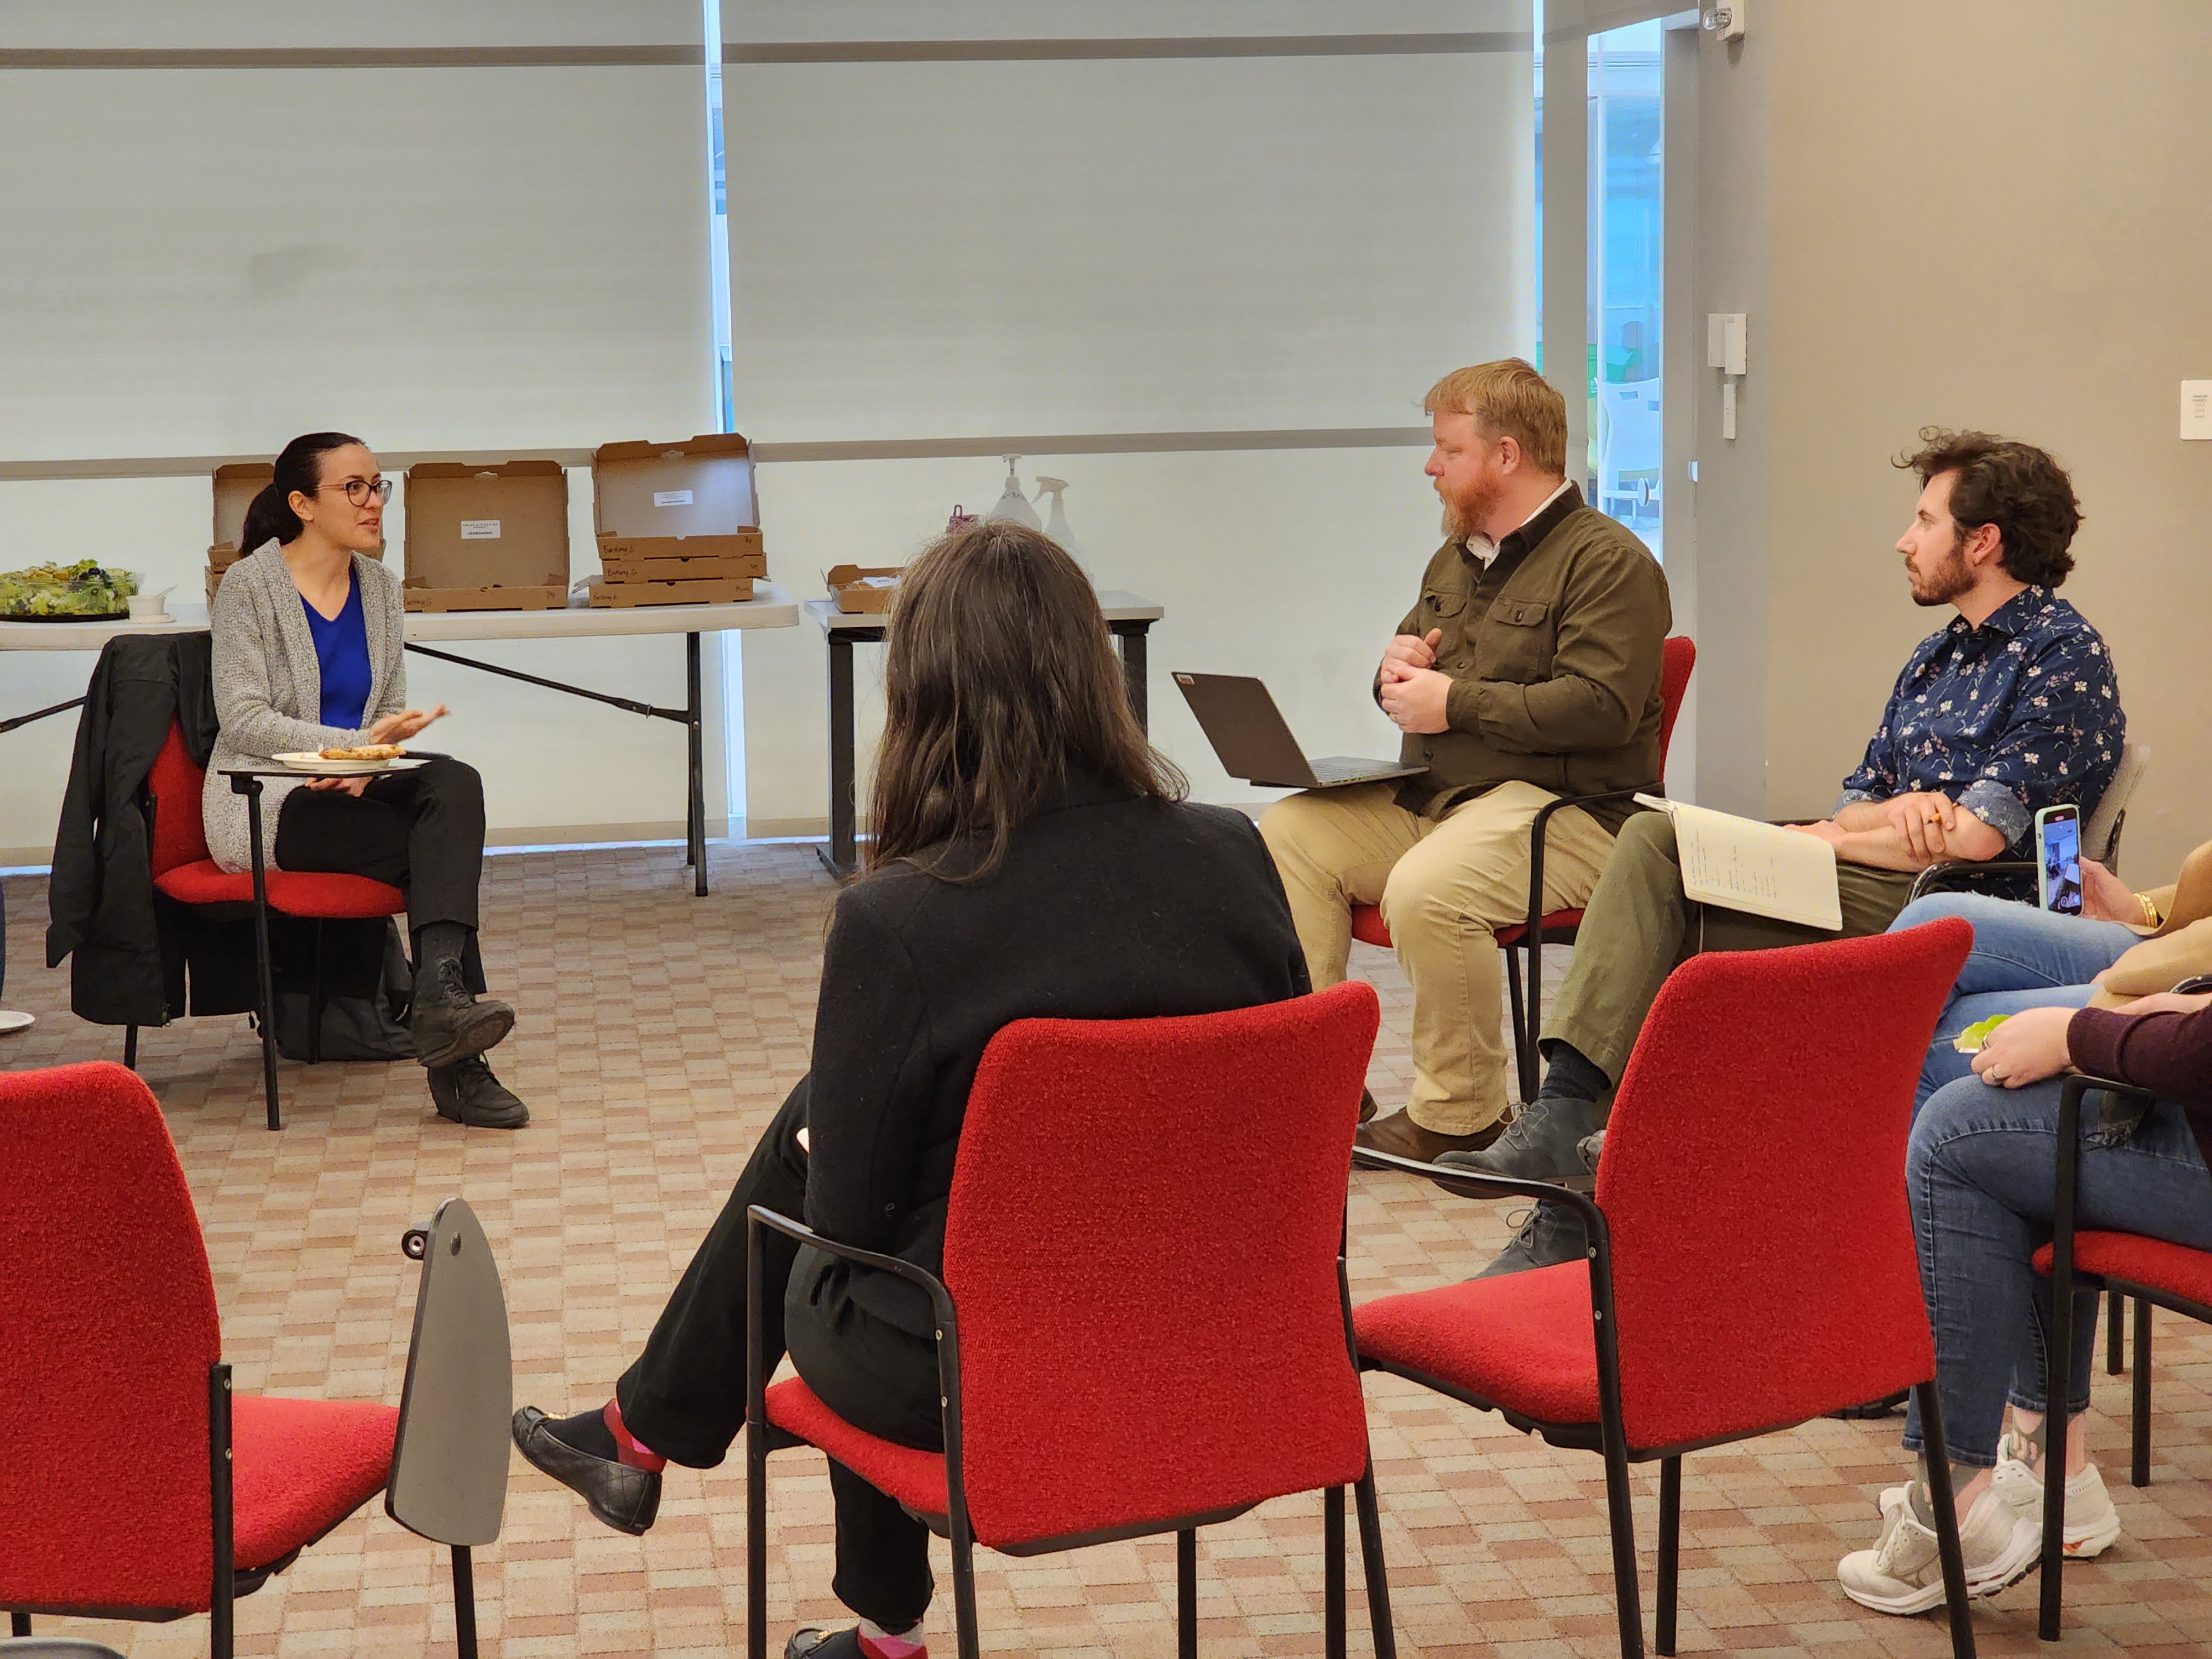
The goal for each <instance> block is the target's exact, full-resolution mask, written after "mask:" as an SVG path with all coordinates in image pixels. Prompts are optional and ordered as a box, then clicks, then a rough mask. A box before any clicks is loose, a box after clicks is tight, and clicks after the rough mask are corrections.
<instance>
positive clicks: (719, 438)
mask: <svg viewBox="0 0 2212 1659" xmlns="http://www.w3.org/2000/svg"><path fill="white" fill-rule="evenodd" d="M592 529H593V531H594V532H596V536H597V539H598V542H599V562H600V563H601V564H602V565H605V563H607V562H608V556H609V554H610V552H611V553H613V554H614V556H616V557H617V558H619V559H677V558H703V557H716V558H744V557H753V558H759V557H760V556H761V532H760V509H759V506H758V503H757V500H756V498H755V495H754V493H753V459H752V449H751V447H750V445H749V444H747V443H746V442H745V440H744V436H743V435H741V434H738V433H735V432H708V433H702V434H701V435H699V436H697V437H696V438H690V439H688V440H686V441H683V442H681V443H666V444H657V443H648V442H646V441H642V440H636V441H626V442H623V443H611V444H601V445H600V446H599V448H597V449H596V450H594V451H593V452H592ZM751 574H755V575H759V576H765V575H766V574H768V567H767V566H766V564H765V563H763V564H762V565H761V566H760V567H759V568H758V569H757V570H755V571H754V572H752V573H751Z"/></svg>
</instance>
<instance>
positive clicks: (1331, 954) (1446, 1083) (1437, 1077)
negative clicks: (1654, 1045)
mask: <svg viewBox="0 0 2212 1659" xmlns="http://www.w3.org/2000/svg"><path fill="white" fill-rule="evenodd" d="M1553 799H1554V798H1553V796H1552V795H1551V794H1550V793H1547V792H1546V791H1544V790H1542V789H1540V788H1538V787H1536V786H1535V785H1534V784H1533V783H1501V784H1499V785H1498V787H1496V788H1494V789H1492V790H1489V791H1488V792H1486V793H1483V794H1480V795H1477V796H1474V798H1472V799H1468V800H1463V801H1461V802H1459V803H1458V804H1456V805H1454V806H1452V807H1450V808H1449V809H1448V810H1447V811H1445V813H1444V815H1443V817H1442V818H1425V817H1421V816H1420V815H1419V813H1417V812H1409V811H1407V810H1406V809H1405V808H1404V807H1402V806H1401V805H1398V803H1397V790H1396V789H1395V787H1394V786H1392V785H1390V784H1387V783H1360V784H1351V785H1348V786H1346V787H1344V788H1341V789H1310V790H1307V791H1306V792H1305V793H1303V794H1297V795H1291V796H1290V797H1288V798H1286V799H1283V800H1279V801H1277V802H1276V803H1275V804H1274V805H1273V806H1271V807H1269V808H1268V809H1267V811H1266V813H1265V814H1263V815H1262V816H1261V819H1260V833H1261V836H1264V837H1265V838H1266V840H1267V850H1268V851H1269V852H1270V853H1272V854H1274V859H1275V867H1276V869H1278V870H1279V871H1280V872H1282V877H1283V890H1284V891H1285V894H1286V895H1288V896H1289V898H1290V901H1291V921H1292V922H1294V923H1295V924H1296V925H1297V930H1298V943H1299V944H1300V945H1304V947H1305V953H1306V970H1307V972H1308V973H1309V974H1310V975H1312V977H1313V987H1314V989H1315V990H1316V991H1320V990H1326V989H1327V988H1328V987H1329V986H1332V985H1334V984H1336V983H1337V982H1338V981H1340V980H1341V979H1343V977H1344V976H1345V973H1346V964H1347V959H1348V957H1350V955H1351V951H1352V906H1353V905H1355V904H1374V905H1379V906H1381V907H1382V910H1383V924H1384V925H1385V926H1386V927H1389V930H1390V939H1391V942H1392V943H1393V944H1394V945H1395V946H1396V947H1397V951H1398V963H1399V966H1401V968H1403V969H1405V970H1406V978H1407V981H1408V982H1409V983H1410V984H1411V985H1412V986H1413V1095H1412V1097H1411V1099H1409V1100H1408V1101H1407V1107H1406V1109H1407V1111H1408V1112H1410V1113H1411V1114H1412V1115H1413V1121H1414V1122H1415V1123H1417V1124H1419V1126H1420V1127H1422V1128H1424V1129H1428V1130H1431V1131H1432V1132H1434V1133H1437V1134H1444V1135H1466V1134H1473V1133H1474V1132H1475V1131H1476V1130H1478V1129H1481V1128H1484V1127H1487V1126H1488V1125H1490V1124H1492V1123H1494V1122H1496V1121H1498V1119H1499V1118H1500V1117H1502V1116H1504V1114H1505V1109H1506V1086H1505V1085H1506V1077H1505V1048H1504V1035H1503V1034H1504V1018H1503V1013H1502V1011H1501V1009H1500V1007H1499V1002H1500V1000H1501V999H1500V987H1501V984H1502V982H1503V978H1504V975H1502V974H1501V973H1500V972H1499V968H1498V929H1499V928H1500V927H1509V926H1510V925H1511V924H1513V923H1514V922H1516V921H1524V920H1526V918H1527V916H1528V837H1529V833H1530V830H1531V829H1532V827H1533V826H1534V823H1535V822H1536V814H1537V813H1538V812H1540V811H1542V810H1543V809H1544V808H1545V807H1546V806H1547V805H1550V803H1551V802H1552V800H1553ZM1612 850H1613V836H1611V835H1610V834H1609V833H1607V829H1606V828H1605V826H1604V825H1603V824H1601V823H1599V822H1598V821H1597V820H1596V819H1595V818H1594V817H1590V815H1589V813H1587V812H1585V811H1583V810H1582V808H1580V807H1579V806H1568V807H1563V808H1561V809H1560V810H1559V811H1558V812H1556V813H1554V814H1553V817H1552V818H1551V820H1550V821H1549V822H1548V823H1547V824H1546V825H1545V831H1544V908H1546V909H1547V910H1559V909H1565V908H1568V907H1570V906H1572V905H1577V904H1580V903H1582V902H1583V901H1584V900H1586V899H1587V898H1588V897H1589V891H1590V889H1591V888H1592V887H1593V886H1594V885H1595V884H1596V882H1597V873H1598V871H1599V869H1600V868H1601V867H1602V866H1603V865H1604V863H1605V860H1606V855H1607V854H1609V853H1610V852H1611V851H1612Z"/></svg>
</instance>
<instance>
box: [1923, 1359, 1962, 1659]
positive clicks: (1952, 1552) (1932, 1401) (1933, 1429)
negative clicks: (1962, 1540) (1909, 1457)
mask: <svg viewBox="0 0 2212 1659" xmlns="http://www.w3.org/2000/svg"><path fill="white" fill-rule="evenodd" d="M1912 1394H1913V1398H1914V1400H1915V1401H1917V1403H1918V1405H1919V1407H1920V1437H1921V1443H1922V1448H1923V1456H1925V1457H1926V1459H1927V1460H1928V1496H1929V1498H1930V1500H1932V1501H1931V1502H1930V1504H1929V1507H1930V1508H1932V1509H1933V1510H1935V1511H1936V1554H1937V1556H1938V1557H1939V1558H1940V1559H1942V1563H1943V1600H1944V1601H1945V1603H1946V1604H1947V1605H1948V1607H1949V1609H1950V1613H1951V1654H1952V1659H1974V1618H1973V1613H1972V1611H1971V1606H1972V1604H1971V1603H1970V1602H1969V1601H1967V1599H1966V1555H1965V1553H1963V1552H1962V1551H1961V1550H1960V1547H1959V1510H1958V1504H1957V1499H1956V1495H1955V1494H1954V1492H1952V1490H1951V1449H1950V1448H1949V1447H1948V1446H1947V1445H1945V1444H1944V1443H1943V1407H1942V1401H1939V1400H1938V1399H1937V1398H1936V1385H1935V1384H1934V1383H1920V1384H1918V1385H1917V1387H1915V1388H1914V1389H1913V1390H1912Z"/></svg>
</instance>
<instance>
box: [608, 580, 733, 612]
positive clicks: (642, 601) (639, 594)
mask: <svg viewBox="0 0 2212 1659" xmlns="http://www.w3.org/2000/svg"><path fill="white" fill-rule="evenodd" d="M584 586H585V587H586V589H587V590H588V591H589V592H590V593H591V596H592V599H591V602H592V605H593V606H595V607H596V608H598V609H599V610H602V611H605V610H631V609H635V608H636V607H637V606H640V605H744V604H746V603H748V602H749V601H750V599H752V596H753V584H752V578H751V577H750V576H740V577H738V578H735V579H733V580H725V581H686V582H612V581H608V580H606V579H605V578H604V577H601V576H586V577H585V578H584Z"/></svg>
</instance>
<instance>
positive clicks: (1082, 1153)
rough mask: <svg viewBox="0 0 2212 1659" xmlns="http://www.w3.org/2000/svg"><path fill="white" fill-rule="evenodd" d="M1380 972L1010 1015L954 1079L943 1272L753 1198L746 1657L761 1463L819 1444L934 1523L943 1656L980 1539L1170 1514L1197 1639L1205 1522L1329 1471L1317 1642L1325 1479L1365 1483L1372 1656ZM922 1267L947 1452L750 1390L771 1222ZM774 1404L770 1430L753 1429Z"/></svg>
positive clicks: (1328, 1590)
mask: <svg viewBox="0 0 2212 1659" xmlns="http://www.w3.org/2000/svg"><path fill="white" fill-rule="evenodd" d="M1377 1013H1378V1011H1377V1007H1376V999H1375V993H1374V991H1373V989H1372V988H1371V987H1369V986H1366V985H1364V984H1361V983H1359V982H1358V981H1348V982H1346V983H1345V984H1342V985H1339V986H1335V987H1332V988H1331V989H1329V990H1328V991H1324V992H1322V993H1321V994H1318V995H1315V996H1308V997H1300V998H1297V999H1295V1000H1291V1001H1287V1002H1279V1003H1275V1004H1272V1005H1269V1006H1262V1007H1257V1008H1245V1009H1238V1010H1235V1011H1233V1012H1226V1013H1219V1014H1208V1015H1203V1016H1198V1017H1194V1018H1172V1019H1138V1020H1115V1021H1095V1020H1057V1019H1025V1020H1019V1021H1017V1022H1015V1023H1014V1024H1011V1025H1008V1026H1007V1027H1006V1029H1005V1030H1001V1031H1000V1033H999V1034H998V1036H995V1037H994V1038H993V1039H992V1042H991V1044H990V1047H989V1048H987V1049H986V1050H985V1051H984V1054H983V1061H982V1064H981V1066H980V1067H979V1068H978V1070H977V1072H976V1074H975V1086H974V1089H973V1091H971V1092H970V1093H969V1097H968V1110H967V1118H966V1121H965V1123H964V1125H963V1128H962V1130H961V1135H960V1151H959V1158H958V1162H957V1166H956V1169H955V1172H954V1176H953V1185H952V1194H951V1206H950V1208H949V1211H948V1213H947V1215H946V1218H945V1278H944V1279H943V1281H942V1282H940V1281H939V1280H938V1279H934V1278H933V1277H932V1276H931V1275H930V1274H928V1273H925V1272H924V1271H922V1270H921V1268H919V1267H914V1266H912V1265H911V1264H909V1263H908V1262H904V1261H897V1260H896V1259H895V1258H892V1257H889V1256H881V1255H872V1254H871V1253H869V1252H867V1251H865V1250H856V1249H852V1248H851V1247H849V1246H847V1245H842V1244H838V1243H832V1242H830V1241H829V1240H827V1239H824V1238H821V1237H818V1236H817V1235H816V1234H814V1233H812V1232H811V1231H809V1230H808V1229H806V1228H805V1227H804V1226H801V1225H799V1223H798V1222H795V1221H793V1220H790V1219H788V1218H785V1217H781V1216H778V1215H775V1214H774V1213H772V1212H769V1211H768V1210H765V1209H763V1208H761V1207H759V1206H755V1207H754V1208H753V1210H752V1212H751V1217H750V1225H751V1248H752V1263H753V1273H754V1275H755V1278H754V1282H753V1286H752V1293H751V1295H750V1300H749V1303H748V1306H749V1308H750V1310H751V1311H750V1317H751V1322H752V1323H751V1328H750V1341H751V1362H750V1370H751V1373H752V1375H751V1376H750V1379H749V1383H750V1393H749V1395H748V1397H747V1408H746V1424H747V1432H746V1456H747V1463H748V1474H747V1478H746V1502H747V1504H748V1506H749V1520H750V1564H749V1577H748V1595H749V1597H750V1601H749V1624H748V1631H747V1641H748V1652H749V1653H750V1655H751V1659H763V1656H764V1655H765V1653H766V1651H767V1646H766V1644H767V1611H766V1609H767V1599H766V1598H767V1584H768V1579H767V1571H768V1567H767V1540H768V1512H767V1507H766V1505H767V1484H768V1483H767V1459H768V1454H769V1449H770V1441H771V1435H772V1434H773V1435H774V1436H775V1443H776V1444H779V1445H789V1444H793V1443H807V1444H811V1445H814V1446H817V1447H819V1448H821V1449H823V1451H826V1452H828V1453H829V1455H831V1456H832V1457H835V1458H836V1460H837V1461H838V1462H841V1463H842V1464H844V1465H845V1466H846V1467H847V1468H850V1469H852V1470H854V1472H856V1473H857V1474H860V1475H861V1476H862V1477H864V1478H865V1479H866V1480H870V1481H872V1482H873V1483H874V1484H875V1485H876V1486H878V1488H880V1489H881V1490H883V1491H884V1492H888V1493H889V1494H890V1495H891V1496H892V1497H894V1498H897V1499H899V1500H900V1502H902V1503H903V1504H906V1505H907V1507H908V1509H910V1510H913V1511H914V1512H915V1513H916V1514H917V1515H920V1516H921V1517H922V1518H923V1519H924V1520H925V1521H926V1522H927V1523H928V1524H929V1525H930V1526H931V1527H932V1528H934V1529H935V1530H936V1531H937V1532H939V1534H944V1535H946V1536H949V1537H950V1538H951V1541H952V1572H953V1599H954V1607H955V1611H956V1613H957V1620H958V1626H959V1651H960V1654H961V1656H962V1659H975V1655H976V1651H977V1636H976V1629H975V1578H974V1569H973V1549H974V1546H975V1544H978V1543H981V1544H984V1545H987V1546H988V1547H990V1548H992V1549H995V1550H998V1551H1000V1552H1001V1553H1005V1554H1008V1555H1041V1554H1046V1553H1052V1552H1055V1551H1059V1550H1067V1549H1074V1548H1078V1547H1081V1546H1083V1545H1085V1544H1096V1543H1104V1542H1107V1541H1111V1540H1114V1539H1121V1538H1135V1537H1141V1536H1144V1535H1146V1534H1152V1533H1161V1532H1173V1533H1175V1534H1176V1543H1177V1550H1176V1567H1177V1573H1176V1577H1177V1588H1178V1630H1179V1638H1180V1644H1181V1649H1180V1650H1181V1651H1182V1654H1184V1655H1185V1656H1189V1655H1193V1654H1195V1653H1196V1651H1197V1642H1198V1626H1197V1577H1196V1575H1197V1535H1198V1534H1197V1529H1198V1528H1200V1527H1201V1526H1206V1525H1210V1524H1212V1523H1213V1522H1218V1521H1226V1520H1229V1519H1231V1517H1233V1516H1237V1515H1241V1514H1243V1512H1244V1511H1245V1510H1249V1509H1250V1508H1252V1507H1253V1506H1254V1505H1255V1504H1261V1503H1264V1502H1266V1501H1267V1499H1269V1498H1280V1497H1284V1496H1286V1495H1287V1494H1290V1493H1291V1492H1310V1491H1312V1490H1314V1489H1316V1488H1320V1489H1322V1491H1323V1492H1324V1493H1325V1497H1324V1498H1323V1509H1322V1514H1323V1526H1324V1534H1325V1543H1324V1550H1323V1554H1324V1559H1325V1566H1324V1573H1325V1595H1324V1601H1325V1619H1326V1622H1327V1625H1328V1632H1329V1634H1328V1641H1329V1651H1330V1652H1332V1653H1341V1652H1342V1651H1343V1650H1344V1649H1343V1643H1344V1582H1345V1581H1344V1492H1343V1489H1344V1488H1345V1487H1346V1486H1356V1487H1357V1490H1358V1512H1359V1532H1360V1546H1361V1554H1362V1559H1363V1560H1364V1563H1365V1568H1366V1577H1367V1605H1368V1614H1369V1618H1370V1622H1371V1623H1372V1626H1373V1628H1374V1634H1375V1648H1376V1652H1377V1653H1378V1654H1380V1655H1383V1656H1384V1659H1389V1656H1391V1655H1393V1654H1394V1653H1395V1646H1394V1645H1393V1640H1392V1635H1391V1629H1390V1605H1389V1590H1388V1589H1387V1587H1386V1586H1385V1584H1384V1582H1383V1555H1382V1544H1381V1541H1380V1538H1379V1536H1378V1534H1377V1532H1376V1511H1375V1486H1374V1474H1373V1469H1372V1467H1371V1465H1370V1462H1369V1460H1368V1452H1367V1422H1366V1413H1365V1408H1364V1402H1363V1401H1362V1399H1361V1395H1360V1389H1359V1379H1358V1374H1357V1372H1356V1370H1355V1369H1354V1367H1353V1364H1352V1353H1351V1346H1350V1342H1349V1340H1348V1339H1349V1334H1350V1317H1351V1315H1350V1306H1349V1298H1348V1297H1347V1295H1346V1290H1345V1281H1344V1264H1343V1255H1342V1251H1343V1237H1344V1231H1343V1229H1344V1189H1345V1182H1346V1178H1347V1176H1348V1174H1349V1171H1350V1168H1351V1155H1352V1131H1353V1129H1354V1127H1356V1123H1357V1119H1358V1109H1359V1090H1360V1084H1361V1080H1362V1079H1364V1077H1365V1075H1366V1071H1367V1061H1368V1056H1369V1053H1370V1050H1371V1049H1372V1048H1373V1046H1374V1041H1375V1029H1376V1019H1377ZM767 1227H773V1228H775V1229H776V1230H778V1231H781V1232H785V1233H787V1234H789V1235H791V1236H792V1237H795V1238H799V1239H802V1240H804V1241H805V1242H806V1243H810V1244H813V1245H816V1246H817V1247H818V1248H820V1249H825V1250H828V1251H829V1252H831V1253H832V1254H834V1255H839V1256H842V1257H845V1258H846V1259H848V1260H851V1261H864V1262H866V1263H868V1264H869V1265H871V1266H872V1267H879V1268H881V1269H883V1270H884V1271H885V1272H888V1273H896V1274H898V1275H899V1276H900V1277H902V1278H903V1279H908V1280H911V1281H913V1282H914V1283H915V1284H918V1285H921V1286H922V1287H923V1288H924V1289H925V1290H926V1291H927V1292H928V1293H929V1296H930V1298H931V1300H932V1302H933V1304H934V1306H935V1309H936V1314H937V1318H938V1321H939V1324H940V1326H941V1327H942V1328H941V1330H940V1331H939V1344H938V1357H939V1372H940V1375H941V1376H942V1379H943V1384H944V1394H945V1448H946V1449H945V1452H944V1453H943V1454H942V1455H939V1454H937V1453H933V1452H923V1451H915V1450H910V1449H908V1448H906V1447H902V1446H896V1445H893V1444H891V1443H889V1442H887V1441H884V1440H879V1439H878V1438H876V1437H874V1436H872V1435H869V1434H865V1433H863V1432H862V1431H860V1430H859V1429H857V1428H854V1426H852V1425H850V1424H848V1423H846V1422H844V1421H842V1420H841V1419H839V1418H837V1417H836V1416H835V1415H833V1414H832V1413H830V1411H829V1408H828V1407H825V1406H824V1405H823V1404H822V1402H821V1401H819V1400H818V1399H817V1398H816V1397H815V1395H813V1393H812V1392H811V1390H810V1389H808V1388H807V1386H806V1384H805V1383H804V1382H803V1381H800V1380H798V1379H796V1378H794V1379H793V1380H790V1381H787V1382H784V1383H778V1384H776V1386H775V1387H774V1388H772V1389H764V1386H763V1385H764V1383H765V1378H764V1377H763V1376H762V1374H761V1372H762V1363H761V1355H762V1347H761V1343H762V1335H761V1324H760V1321H761V1309H762V1306H763V1295H762V1285H761V1281H760V1279H759V1274H760V1273H761V1246H762V1238H763V1233H762V1229H763V1228H767ZM771 1425H773V1429H771Z"/></svg>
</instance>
